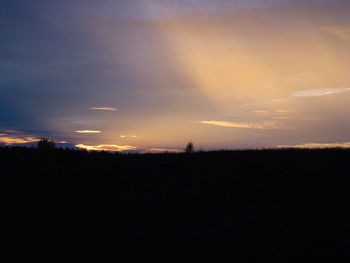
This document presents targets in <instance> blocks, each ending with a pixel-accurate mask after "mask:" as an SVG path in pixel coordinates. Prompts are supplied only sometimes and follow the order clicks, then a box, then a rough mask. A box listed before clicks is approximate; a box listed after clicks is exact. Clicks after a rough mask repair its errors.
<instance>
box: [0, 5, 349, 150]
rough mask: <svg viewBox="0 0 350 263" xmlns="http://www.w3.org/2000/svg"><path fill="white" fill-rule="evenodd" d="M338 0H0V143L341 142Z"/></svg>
mask: <svg viewBox="0 0 350 263" xmlns="http://www.w3.org/2000/svg"><path fill="white" fill-rule="evenodd" d="M349 14H350V1H349V0H307V1H306V0H59V1H57V0H2V1H1V3H0V33H1V34H0V143H2V144H6V145H15V144H17V145H18V144H19V145H27V144H29V145H30V143H35V142H36V141H37V140H38V138H41V137H46V136H49V137H52V138H54V139H55V140H56V141H57V142H59V145H60V146H63V147H64V146H65V145H67V146H69V147H71V146H75V147H79V148H85V149H90V150H103V149H105V150H111V151H123V150H137V151H154V152H157V151H163V150H164V149H167V150H169V151H176V150H181V149H183V148H184V146H185V144H186V143H187V142H188V141H190V140H192V141H193V142H194V145H195V147H196V148H197V149H198V148H201V149H204V150H210V149H241V148H263V147H287V146H288V147H333V146H340V147H350V15H349Z"/></svg>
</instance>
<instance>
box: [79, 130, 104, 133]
mask: <svg viewBox="0 0 350 263" xmlns="http://www.w3.org/2000/svg"><path fill="white" fill-rule="evenodd" d="M75 132H76V133H101V131H92V130H78V131H75Z"/></svg>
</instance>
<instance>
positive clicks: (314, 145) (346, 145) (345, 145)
mask: <svg viewBox="0 0 350 263" xmlns="http://www.w3.org/2000/svg"><path fill="white" fill-rule="evenodd" d="M277 148H296V149H317V148H350V142H338V143H305V144H298V145H279V146H277Z"/></svg>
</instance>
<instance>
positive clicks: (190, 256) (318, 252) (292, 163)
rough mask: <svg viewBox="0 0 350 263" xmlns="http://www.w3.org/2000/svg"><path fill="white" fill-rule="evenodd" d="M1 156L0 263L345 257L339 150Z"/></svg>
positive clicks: (349, 210) (4, 152) (349, 185)
mask: <svg viewBox="0 0 350 263" xmlns="http://www.w3.org/2000/svg"><path fill="white" fill-rule="evenodd" d="M0 160H1V166H2V169H1V170H2V171H5V172H3V173H2V176H1V188H2V192H1V193H2V194H1V202H2V214H3V216H2V217H3V219H5V220H4V221H3V223H2V227H1V228H2V230H3V231H4V232H3V235H2V239H5V240H4V241H5V242H6V243H5V244H6V245H5V246H4V247H3V248H5V249H4V253H2V255H3V256H5V255H7V254H8V255H9V256H11V260H5V261H3V260H2V262H10V261H15V262H26V263H28V262H36V263H39V262H43V263H50V262H155V261H158V262H159V261H162V262H184V261H186V262H264V261H267V262H271V261H278V262H300V261H301V260H307V261H306V262H349V260H350V237H349V234H350V203H349V201H350V199H349V196H350V195H349V191H350V177H349V163H350V151H349V150H341V149H329V150H264V151H222V152H203V153H193V154H157V155H120V154H109V153H88V152H84V151H73V150H59V149H56V150H52V151H40V150H36V149H29V148H0ZM14 216H15V217H14Z"/></svg>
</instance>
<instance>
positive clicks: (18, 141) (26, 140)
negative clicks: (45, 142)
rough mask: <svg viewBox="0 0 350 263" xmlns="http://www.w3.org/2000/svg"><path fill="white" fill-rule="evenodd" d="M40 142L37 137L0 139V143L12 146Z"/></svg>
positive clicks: (7, 137)
mask: <svg viewBox="0 0 350 263" xmlns="http://www.w3.org/2000/svg"><path fill="white" fill-rule="evenodd" d="M37 141H39V139H38V138H35V137H23V138H21V137H10V136H4V137H0V143H4V144H6V145H10V144H23V143H30V142H37Z"/></svg>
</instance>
